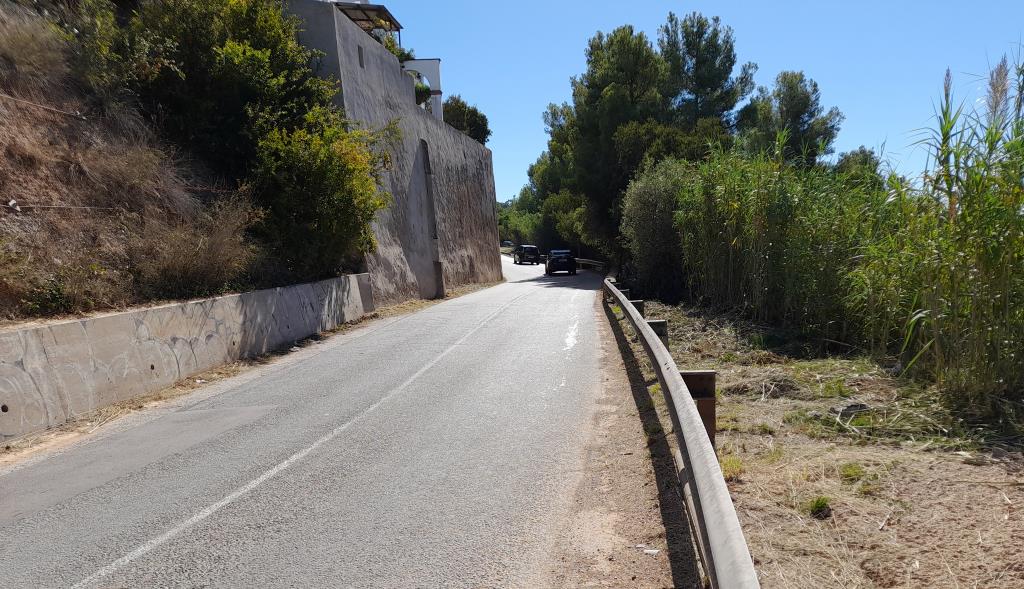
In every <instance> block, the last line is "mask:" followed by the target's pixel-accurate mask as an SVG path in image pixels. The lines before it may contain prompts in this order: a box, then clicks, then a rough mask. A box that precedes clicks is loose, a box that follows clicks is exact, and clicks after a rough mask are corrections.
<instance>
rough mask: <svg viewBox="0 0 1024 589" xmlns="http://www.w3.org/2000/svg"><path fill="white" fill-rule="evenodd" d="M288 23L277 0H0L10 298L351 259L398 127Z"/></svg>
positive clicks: (2, 277) (0, 276) (8, 307)
mask: <svg viewBox="0 0 1024 589" xmlns="http://www.w3.org/2000/svg"><path fill="white" fill-rule="evenodd" d="M27 4H28V3H26V5H27ZM296 33H297V22H295V21H294V20H293V19H291V18H288V17H286V16H285V15H284V14H283V13H282V10H281V5H280V3H279V2H275V1H272V0H202V1H200V0H169V1H161V2H157V1H143V2H138V3H134V2H125V3H119V4H118V5H117V6H115V5H114V4H113V3H111V2H108V1H106V0H81V1H79V2H75V3H68V4H67V5H65V4H63V3H60V4H56V3H55V4H53V5H48V4H46V3H31V6H22V5H19V4H16V3H12V2H10V1H9V0H3V1H0V115H2V116H0V192H2V195H3V203H0V317H3V318H7V319H10V318H17V317H25V316H39V315H50V314H59V313H74V312H82V311H89V310H94V309H103V308H111V307H119V306H123V305H128V304H132V303H137V302H143V301H147V300H153V299H164V298H180V297H190V296H200V295H208V294H214V293H218V292H224V291H228V290H232V289H240V288H251V287H257V286H268V285H278V284H285V283H289V282H295V281H302V280H310V279H317V278H323V277H327V276H332V275H336V274H337V273H339V272H342V271H347V270H353V269H358V267H359V265H360V264H361V259H362V257H361V253H362V252H364V251H366V250H368V249H370V248H372V247H373V246H374V244H373V234H372V231H371V230H370V226H369V223H370V221H371V220H372V219H373V217H374V214H375V213H376V211H377V210H379V209H380V208H381V207H383V206H386V204H387V203H388V199H389V196H388V195H387V194H386V193H383V192H381V190H380V189H379V182H378V180H379V174H380V172H381V171H382V170H383V169H385V168H386V167H387V165H388V158H387V152H386V146H387V144H388V141H389V140H390V139H391V138H393V136H394V133H395V131H394V129H393V128H386V129H380V130H367V129H359V128H356V127H355V126H354V125H352V124H350V123H349V122H348V121H346V120H345V119H344V116H343V113H341V112H340V111H339V110H338V109H337V108H336V107H335V106H333V104H332V100H333V98H334V96H335V94H336V93H337V92H338V91H339V87H338V83H337V81H336V80H328V79H322V78H320V77H318V76H317V75H316V71H315V68H316V64H317V56H316V55H314V54H312V53H311V52H309V51H308V50H306V49H305V48H303V47H302V46H300V45H299V44H298V42H297V39H296Z"/></svg>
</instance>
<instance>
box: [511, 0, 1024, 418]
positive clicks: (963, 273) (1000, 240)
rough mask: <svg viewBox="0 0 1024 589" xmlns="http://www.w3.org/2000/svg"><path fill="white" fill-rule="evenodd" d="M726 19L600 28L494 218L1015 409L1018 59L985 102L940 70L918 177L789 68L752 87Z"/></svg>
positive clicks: (1022, 369) (1023, 275)
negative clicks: (839, 148)
mask: <svg viewBox="0 0 1024 589" xmlns="http://www.w3.org/2000/svg"><path fill="white" fill-rule="evenodd" d="M734 46H735V43H734V38H733V33H732V30H731V29H730V28H729V27H727V26H725V25H723V24H722V23H721V22H720V21H719V20H718V19H717V18H707V17H704V16H703V15H700V14H698V13H693V14H690V15H687V16H686V17H684V18H678V17H676V16H675V15H673V14H669V16H668V19H667V21H666V23H665V24H664V25H663V26H662V27H661V28H660V29H659V34H658V38H657V41H656V43H653V42H651V41H650V40H649V39H648V38H647V37H646V36H645V35H644V34H643V33H642V32H638V31H635V30H634V29H633V28H632V27H631V26H628V25H627V26H622V27H619V28H617V29H615V30H614V31H612V32H611V33H607V34H606V33H598V34H597V35H595V36H594V37H593V38H592V39H591V40H590V43H589V44H588V46H587V48H586V57H587V65H586V70H585V71H584V72H583V73H582V74H581V75H580V76H578V77H576V78H574V79H573V81H572V91H573V94H572V102H571V103H564V104H561V105H554V104H553V105H550V106H549V107H548V109H547V111H546V112H545V113H544V122H545V125H546V127H547V130H548V133H549V141H548V146H547V150H546V151H545V152H544V153H542V154H541V156H540V157H539V158H538V159H537V161H536V162H535V163H534V164H533V165H532V166H530V169H529V183H528V184H527V185H526V186H525V187H524V188H523V189H522V191H521V192H520V194H519V196H518V197H517V198H515V199H513V200H511V201H510V202H509V203H506V204H505V205H503V206H502V207H501V209H500V213H499V215H500V216H499V220H500V231H501V233H502V235H501V237H502V238H503V239H513V240H516V241H520V242H523V241H533V242H538V243H541V244H542V245H544V244H554V243H569V244H576V243H582V244H585V245H589V246H590V247H592V248H596V249H598V250H599V251H600V252H602V253H603V255H604V256H605V257H606V258H608V259H610V260H611V261H612V262H613V266H615V267H616V268H617V272H618V273H619V276H620V277H621V278H623V279H625V280H627V281H628V282H629V283H630V285H631V286H632V287H633V290H634V293H635V294H637V295H640V296H643V297H647V298H658V299H661V300H663V301H666V302H670V303H678V302H681V301H684V302H687V303H689V304H691V305H693V304H696V305H702V306H707V307H712V308H714V309H716V310H719V311H725V312H728V313H732V314H735V315H739V316H741V317H745V318H747V319H751V320H754V321H757V322H758V323H760V324H762V325H766V326H773V327H776V328H783V329H784V330H785V332H787V333H788V334H789V337H791V338H794V339H796V340H801V341H804V342H805V344H806V345H807V347H808V348H809V350H810V352H811V353H813V354H826V355H827V354H837V353H841V354H848V355H861V356H871V357H873V358H874V359H875V360H877V361H879V362H880V363H881V364H882V365H883V366H884V367H885V368H886V369H887V370H888V371H889V372H891V373H892V374H894V375H896V376H900V377H904V378H912V379H916V380H918V381H919V382H921V383H924V384H927V385H929V388H928V390H929V394H933V395H934V400H937V401H940V402H941V403H942V404H943V405H945V408H946V409H949V410H951V411H952V415H953V421H952V422H949V423H947V424H946V425H947V426H948V427H950V428H954V429H959V430H972V429H973V428H975V427H982V428H985V429H987V430H993V431H996V432H1007V431H1009V432H1018V433H1011V434H1010V435H1014V436H1016V435H1019V431H1020V430H1019V425H1020V423H1021V422H1022V417H1024V339H1022V338H1024V189H1022V178H1024V112H1022V111H1024V108H1022V104H1024V94H1022V88H1024V65H1021V64H1010V63H1009V62H1007V61H1006V60H1005V59H1004V60H1002V61H1001V62H999V63H998V65H997V66H996V67H995V68H993V70H992V72H991V73H990V76H989V84H988V92H987V97H986V99H985V100H984V101H979V103H978V106H977V108H967V107H965V106H961V105H960V104H959V103H958V102H957V99H956V97H954V96H953V94H952V81H951V79H950V78H949V77H947V80H946V85H945V88H946V90H945V93H944V95H943V96H942V98H941V101H940V102H939V106H938V112H937V113H936V122H935V125H934V129H932V130H931V133H930V135H929V138H928V139H927V140H926V145H927V146H928V147H929V148H930V150H931V158H930V162H929V168H928V172H927V173H926V174H924V175H923V176H922V177H921V178H913V179H908V178H903V177H900V176H898V175H894V174H887V173H886V172H885V170H884V166H883V164H882V162H881V161H880V159H879V158H878V157H877V156H876V154H874V153H873V152H872V151H871V150H868V149H864V148H860V149H858V150H855V151H853V152H850V153H845V154H840V156H839V157H838V158H837V160H836V161H835V162H834V163H832V162H829V161H826V160H824V159H823V157H824V156H826V155H828V154H830V153H831V152H832V147H831V146H832V143H833V141H834V140H835V138H836V136H837V134H838V133H839V130H840V124H841V123H842V120H843V116H842V114H841V113H840V112H839V110H838V109H836V108H834V107H833V108H826V107H825V106H823V105H821V104H820V90H819V88H818V86H817V84H816V83H815V82H814V81H813V80H811V79H809V78H807V77H806V76H805V75H804V74H803V73H802V72H799V71H784V72H781V73H779V74H778V75H777V76H776V77H775V79H774V84H773V85H772V87H770V88H769V87H764V88H759V89H756V90H755V88H754V83H753V74H754V72H755V71H756V69H757V67H756V65H754V64H753V63H745V64H741V63H740V62H739V60H738V59H737V56H736V53H735V49H734Z"/></svg>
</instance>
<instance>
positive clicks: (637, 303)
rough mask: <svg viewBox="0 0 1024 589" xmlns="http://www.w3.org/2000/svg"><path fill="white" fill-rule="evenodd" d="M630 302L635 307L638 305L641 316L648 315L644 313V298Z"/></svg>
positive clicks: (637, 308)
mask: <svg viewBox="0 0 1024 589" xmlns="http://www.w3.org/2000/svg"><path fill="white" fill-rule="evenodd" d="M629 304H631V305H633V306H634V307H636V310H637V313H640V316H641V317H645V316H646V315H644V302H643V301H642V300H640V299H637V300H635V301H629Z"/></svg>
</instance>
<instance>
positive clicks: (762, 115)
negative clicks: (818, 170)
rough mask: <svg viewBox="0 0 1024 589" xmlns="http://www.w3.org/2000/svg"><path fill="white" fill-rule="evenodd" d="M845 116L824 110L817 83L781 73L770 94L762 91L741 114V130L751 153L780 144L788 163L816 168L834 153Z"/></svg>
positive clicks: (837, 112)
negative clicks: (828, 155) (821, 159)
mask: <svg viewBox="0 0 1024 589" xmlns="http://www.w3.org/2000/svg"><path fill="white" fill-rule="evenodd" d="M842 122H843V114H842V113H841V112H839V109H838V108H836V107H832V108H830V109H829V110H828V111H827V112H826V111H825V109H824V108H823V107H822V106H821V91H820V90H819V89H818V83H817V82H815V81H814V80H812V79H810V78H807V77H806V76H804V74H803V72H782V73H780V74H779V75H778V77H776V78H775V87H774V88H772V89H771V90H768V89H767V88H764V87H761V88H759V89H758V94H757V96H756V97H754V98H753V99H751V101H750V103H749V104H747V105H746V106H744V107H743V108H742V109H741V110H740V113H739V120H738V126H739V128H740V131H741V133H742V135H743V139H744V142H745V144H746V145H747V147H748V149H749V150H750V151H754V152H758V151H770V150H771V149H772V148H773V147H774V146H776V145H777V144H778V145H779V146H780V147H781V148H782V154H781V155H782V157H783V158H784V159H785V160H786V161H791V162H794V163H798V164H802V165H808V166H809V165H813V164H814V163H816V162H817V161H818V157H819V156H822V155H826V154H829V153H832V142H833V141H835V138H836V135H837V134H838V133H839V126H840V124H841V123H842Z"/></svg>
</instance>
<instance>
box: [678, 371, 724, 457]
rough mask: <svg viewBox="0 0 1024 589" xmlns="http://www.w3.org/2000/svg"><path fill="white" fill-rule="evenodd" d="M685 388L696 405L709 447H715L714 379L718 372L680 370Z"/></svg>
mask: <svg viewBox="0 0 1024 589" xmlns="http://www.w3.org/2000/svg"><path fill="white" fill-rule="evenodd" d="M679 376H681V377H683V382H684V383H686V388H688V389H690V396H691V397H693V402H694V403H695V404H696V405H697V413H699V414H700V420H701V421H703V422H704V430H705V431H707V432H708V439H709V440H711V447H712V448H714V447H715V428H716V424H715V379H716V377H717V376H718V372H716V371H714V370H680V371H679Z"/></svg>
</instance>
